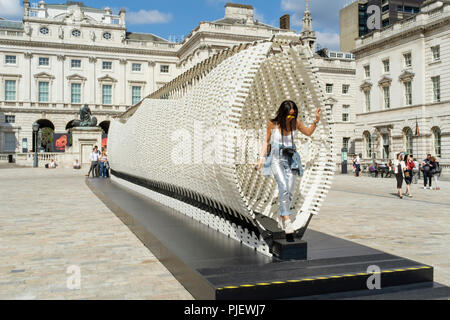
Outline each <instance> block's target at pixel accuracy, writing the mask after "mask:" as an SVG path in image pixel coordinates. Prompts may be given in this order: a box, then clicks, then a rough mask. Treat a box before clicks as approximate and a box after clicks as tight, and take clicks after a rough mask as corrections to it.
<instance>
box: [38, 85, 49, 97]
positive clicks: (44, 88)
mask: <svg viewBox="0 0 450 320" xmlns="http://www.w3.org/2000/svg"><path fill="white" fill-rule="evenodd" d="M38 90H39V94H38V101H39V102H48V97H49V83H48V82H39V84H38Z"/></svg>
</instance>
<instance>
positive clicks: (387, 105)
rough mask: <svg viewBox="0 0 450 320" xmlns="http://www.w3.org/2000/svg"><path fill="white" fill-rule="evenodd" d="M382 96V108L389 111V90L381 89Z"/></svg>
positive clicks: (386, 88) (388, 88) (387, 88)
mask: <svg viewBox="0 0 450 320" xmlns="http://www.w3.org/2000/svg"><path fill="white" fill-rule="evenodd" d="M383 94H384V108H385V109H389V108H390V107H391V89H390V87H383Z"/></svg>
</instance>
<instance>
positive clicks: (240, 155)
mask: <svg viewBox="0 0 450 320" xmlns="http://www.w3.org/2000/svg"><path fill="white" fill-rule="evenodd" d="M311 57H312V51H311V49H310V48H309V46H307V45H303V44H301V42H300V41H299V39H298V38H297V37H295V36H292V34H289V35H288V34H279V35H277V36H274V38H273V39H272V40H270V41H267V40H265V41H259V42H255V43H253V44H246V45H240V46H236V47H234V48H232V49H228V50H224V51H222V52H219V53H217V54H216V55H214V56H212V57H211V58H209V59H207V60H205V61H203V62H201V63H200V64H198V65H197V66H195V67H193V68H192V69H190V70H188V71H186V72H185V73H183V74H182V75H180V76H179V77H177V78H175V79H174V80H173V81H171V82H170V83H168V84H166V85H165V86H164V87H162V88H160V89H159V90H157V91H156V92H154V93H152V94H150V95H149V97H147V98H145V99H144V100H143V101H142V102H141V103H139V104H138V105H137V106H135V107H133V108H131V109H130V110H128V111H127V112H125V113H124V114H123V115H122V116H121V117H120V118H118V119H116V120H113V121H112V122H111V126H110V130H109V142H108V143H109V145H108V150H109V161H110V164H111V168H112V169H113V170H115V171H117V172H121V173H125V174H129V175H132V176H136V177H140V178H143V179H148V180H151V181H158V182H161V183H164V184H167V185H171V186H176V187H177V188H180V189H182V190H189V192H192V193H196V194H200V195H202V196H204V197H206V198H208V199H213V201H217V203H220V204H221V205H222V206H223V207H226V208H227V211H228V212H234V213H235V216H236V214H237V216H238V219H240V220H241V221H246V223H249V222H250V223H251V224H253V225H254V226H256V227H257V228H258V230H260V232H259V234H255V233H254V232H252V231H250V232H249V231H248V230H247V231H246V230H242V228H241V227H240V226H239V225H236V223H231V222H229V221H226V219H225V220H224V219H219V220H215V222H211V217H208V215H204V214H200V215H198V216H196V217H197V220H199V221H200V222H202V223H205V224H207V225H210V226H211V227H212V225H214V229H216V230H218V231H220V232H222V233H224V234H227V235H229V236H232V235H234V236H233V237H234V238H236V239H237V240H241V241H243V243H245V244H246V245H248V246H251V247H254V248H256V249H257V250H258V251H261V252H264V253H266V254H268V248H267V245H266V244H265V243H264V241H262V237H261V234H262V233H263V232H264V231H265V230H266V229H267V227H264V226H263V225H261V224H260V223H259V222H258V219H257V217H258V216H261V215H263V216H266V217H269V218H271V219H274V220H276V219H277V218H278V217H279V215H280V207H279V202H278V187H277V184H276V181H275V179H274V177H273V176H270V177H265V176H263V175H262V173H261V171H255V170H254V164H255V163H256V161H257V158H256V157H257V155H258V154H259V153H260V150H261V147H262V143H263V140H264V139H265V136H266V129H267V124H268V121H269V119H271V118H273V117H274V116H275V113H276V111H277V110H278V107H279V106H280V104H281V102H283V101H284V100H293V101H294V102H295V103H296V104H297V105H298V107H299V118H300V119H301V120H302V122H303V123H304V124H305V125H306V126H310V125H311V124H312V122H313V121H314V119H315V112H316V110H317V108H319V107H320V108H322V110H323V112H322V117H321V121H320V122H319V125H318V126H317V129H316V131H315V133H314V134H313V135H312V136H311V137H307V136H305V135H303V134H301V133H300V132H297V134H296V136H295V144H296V146H297V150H298V152H299V154H300V156H301V158H302V163H303V167H304V175H303V177H302V178H300V177H298V178H297V183H296V187H295V191H294V194H293V197H292V205H291V212H292V216H291V220H292V221H293V227H294V230H296V232H297V234H299V233H300V234H301V235H302V234H303V233H304V231H305V230H306V228H307V226H308V223H309V221H310V219H311V217H312V216H313V215H315V214H318V213H319V209H320V206H321V204H322V202H323V201H324V200H325V197H326V194H327V192H328V190H329V189H330V187H331V180H332V176H333V173H334V170H335V159H334V148H333V144H332V136H333V132H332V128H331V126H330V124H329V122H330V121H331V110H330V108H329V107H326V106H325V97H324V94H323V92H324V91H323V88H322V85H321V84H320V81H319V79H318V76H317V74H316V72H315V70H314V66H313V65H312V62H311V61H312V60H311ZM174 132H175V133H174ZM199 132H200V133H199ZM176 133H177V134H176ZM217 137H219V138H217ZM255 141H256V143H255ZM186 146H187V147H186ZM184 147H186V148H184ZM207 148H209V149H207ZM179 149H182V150H185V152H184V153H183V157H180V160H179V161H174V159H177V152H178V151H179ZM186 150H187V151H186ZM208 150H212V151H213V152H212V154H213V156H215V155H217V154H219V155H220V161H219V162H215V161H214V159H211V158H209V157H208V156H205V154H208V152H207V151H208ZM186 159H187V160H188V161H186ZM161 199H162V198H161ZM161 201H163V200H161ZM164 201H165V202H167V201H169V200H167V199H166V200H164ZM164 201H163V202H164ZM169 202H170V201H169ZM171 203H172V204H171V206H172V207H174V208H180V207H181V205H177V204H175V202H173V201H172V202H171ZM166 205H168V203H166ZM183 208H185V207H184V206H183ZM196 210H199V209H196ZM185 214H186V213H185ZM190 214H192V215H195V214H193V213H190ZM213 220H214V219H213ZM237 229H239V231H237ZM268 231H272V232H274V230H268ZM236 233H239V235H237V236H236ZM301 235H300V236H301Z"/></svg>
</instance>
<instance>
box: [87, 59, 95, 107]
mask: <svg viewBox="0 0 450 320" xmlns="http://www.w3.org/2000/svg"><path fill="white" fill-rule="evenodd" d="M89 63H90V64H91V65H92V68H91V70H92V72H91V74H89V76H90V77H89V78H90V79H92V84H91V87H90V91H91V92H90V95H89V96H90V97H91V100H90V101H89V102H88V103H89V104H93V105H95V104H97V76H96V73H97V58H96V57H89ZM91 75H92V77H91Z"/></svg>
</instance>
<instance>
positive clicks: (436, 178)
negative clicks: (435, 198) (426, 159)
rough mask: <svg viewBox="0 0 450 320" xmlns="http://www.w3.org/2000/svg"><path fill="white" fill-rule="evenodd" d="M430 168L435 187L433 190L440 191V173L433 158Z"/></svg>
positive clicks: (437, 163) (437, 164)
mask: <svg viewBox="0 0 450 320" xmlns="http://www.w3.org/2000/svg"><path fill="white" fill-rule="evenodd" d="M431 167H432V169H431V174H432V175H433V180H434V185H435V186H436V187H435V188H433V190H441V188H440V187H439V172H440V171H441V168H440V167H439V162H438V161H437V160H436V158H435V157H431Z"/></svg>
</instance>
